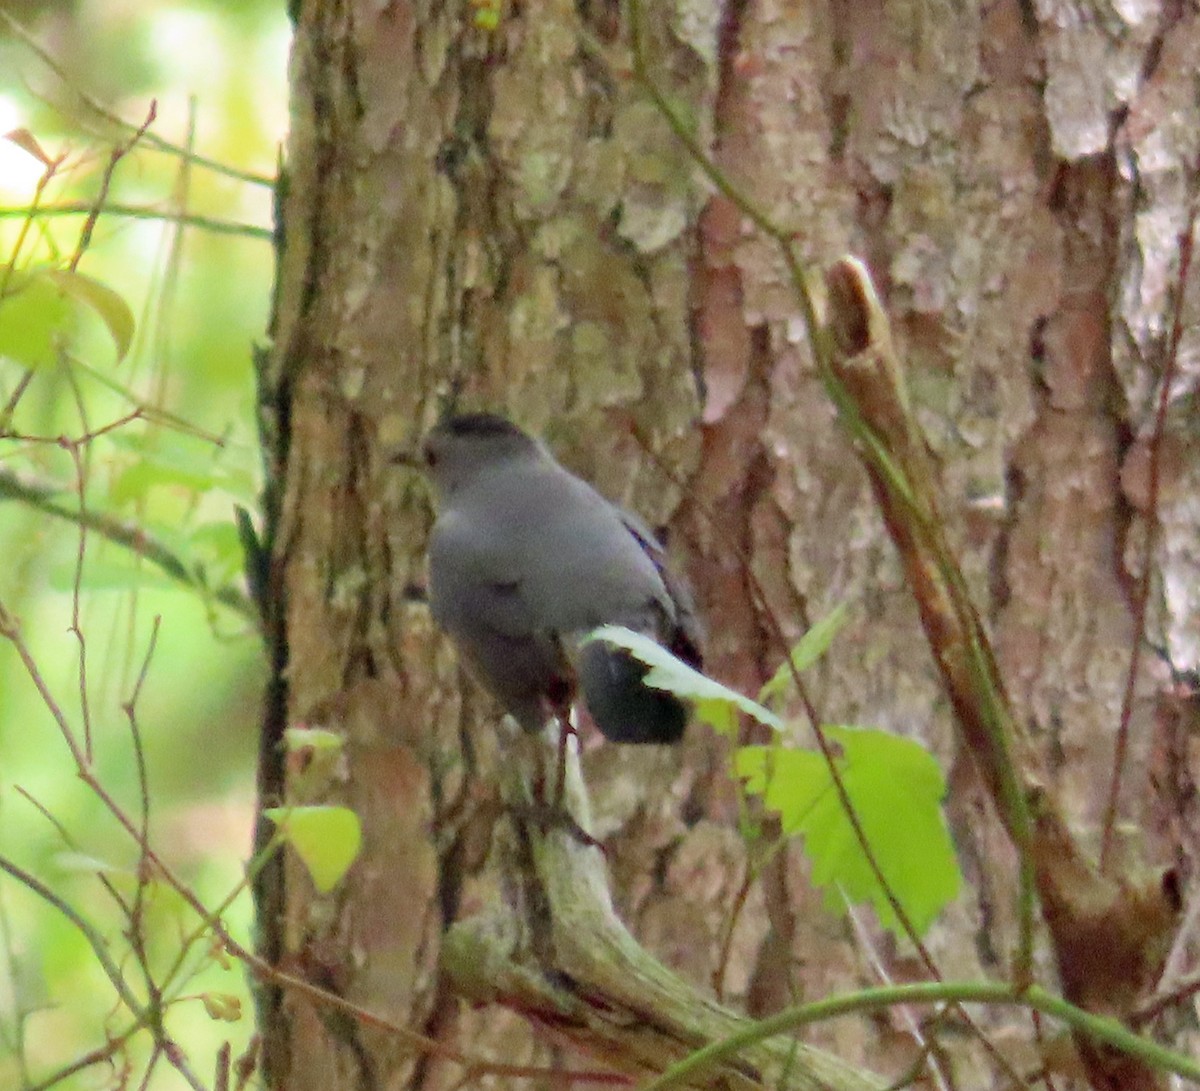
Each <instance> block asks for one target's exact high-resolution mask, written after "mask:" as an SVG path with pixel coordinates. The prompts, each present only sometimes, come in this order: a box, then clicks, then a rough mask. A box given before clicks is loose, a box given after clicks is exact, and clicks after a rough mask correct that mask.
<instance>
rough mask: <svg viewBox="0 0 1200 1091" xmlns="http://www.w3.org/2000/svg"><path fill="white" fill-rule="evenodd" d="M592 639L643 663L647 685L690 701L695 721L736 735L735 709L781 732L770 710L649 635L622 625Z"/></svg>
mask: <svg viewBox="0 0 1200 1091" xmlns="http://www.w3.org/2000/svg"><path fill="white" fill-rule="evenodd" d="M593 640H603V641H604V642H605V643H606V644H613V645H616V647H618V648H624V649H625V650H626V651H628V652H629V653H630V654H631V655H633V657H634V658H635V659H638V660H640V661H641V662H642V663H645V664H646V665H647V666H648V667H649V668H650V670H649V671H648V672H647V674H646V677H645V679H644V681H645V684H646V685H648V686H653V687H654V688H655V689H665V690H668V691H669V692H671V693H674V694H675V695H676V696H677V697H682V698H684V700H687V701H691V702H692V704H693V706H694V707H695V710H696V718H697V719H699V720H702V721H703V722H704V723H706V724H709V725H711V726H712V727H713V728H714V729H715V730H716V731H719V732H721V733H722V734H725V735H735V734H736V731H737V712H738V710H741V711H742V712H745V713H748V714H749V715H750V716H753V717H754V719H756V720H758V722H759V723H762V724H766V725H767V726H768V727H773V728H774V729H775V730H776V731H782V730H783V721H782V720H780V719H779V717H778V716H776V715H775V713H774V712H772V711H771V710H770V709H769V708H763V706H762V705H760V704H758V703H757V702H756V701H752V700H750V698H749V697H746V696H744V695H743V694H741V693H738V692H737V691H736V690H732V689H730V688H729V687H728V686H723V685H721V683H720V682H714V681H713V680H712V679H711V678H709V677H707V676H706V675H703V674H701V673H700V672H699V671H698V670H695V669H694V668H693V667H689V666H688V665H687V664H686V663H684V662H683V660H681V659H677V658H676V657H675V656H673V655H672V654H671V653H670V652H669V651H667V649H666V648H664V647H663V646H662V645H661V644H657V643H655V642H654V641H653V640H651V639H650V638H649V637H648V636H643V635H642V634H641V633H635V632H634V631H633V630H632V629H626V628H624V627H623V626H621V625H602V626H601V627H600V628H599V629H596V630H594V631H593V632H591V633H589V634H588V635H587V637H586V638H585V640H584V643H585V644H586V643H589V642H591V641H593Z"/></svg>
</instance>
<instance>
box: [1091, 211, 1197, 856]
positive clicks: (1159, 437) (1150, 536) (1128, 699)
mask: <svg viewBox="0 0 1200 1091" xmlns="http://www.w3.org/2000/svg"><path fill="white" fill-rule="evenodd" d="M1196 212H1197V201H1196V200H1195V199H1193V201H1192V207H1191V210H1190V212H1189V214H1188V221H1187V227H1186V228H1185V229H1184V231H1183V232H1182V233H1181V234H1180V236H1179V272H1178V275H1177V277H1176V280H1175V293H1174V295H1175V298H1174V300H1172V308H1171V334H1170V337H1169V338H1168V340H1167V349H1166V356H1165V359H1164V361H1163V371H1162V376H1161V378H1160V379H1159V392H1158V407H1157V410H1156V412H1155V415H1154V432H1153V434H1152V435H1151V437H1150V465H1149V470H1148V476H1149V481H1148V486H1147V497H1146V510H1145V514H1144V515H1143V521H1144V523H1145V525H1146V536H1145V542H1144V543H1143V546H1142V571H1141V576H1140V578H1139V580H1138V588H1137V597H1136V598H1135V599H1134V603H1133V634H1132V636H1131V638H1130V652H1129V671H1128V673H1127V674H1126V676H1125V691H1124V693H1123V694H1122V696H1121V719H1120V722H1119V724H1118V727H1117V739H1116V746H1115V749H1114V751H1113V766H1112V776H1111V779H1110V781H1109V786H1108V802H1107V803H1106V804H1105V806H1104V834H1103V837H1102V839H1101V842H1100V871H1101V872H1102V873H1107V871H1108V866H1109V864H1110V863H1111V861H1112V845H1113V832H1114V831H1115V829H1116V823H1117V810H1118V807H1119V806H1120V798H1121V780H1122V778H1123V776H1124V774H1125V764H1126V755H1127V752H1128V749H1129V726H1130V723H1131V721H1132V718H1133V699H1134V691H1135V690H1136V688H1137V680H1138V673H1139V669H1140V667H1141V656H1142V642H1143V639H1144V637H1145V632H1146V610H1147V607H1148V605H1149V602H1150V587H1151V583H1152V579H1153V575H1154V548H1155V544H1156V543H1157V540H1158V498H1159V486H1160V477H1161V472H1162V471H1161V461H1162V444H1163V435H1164V433H1165V432H1166V427H1167V409H1168V407H1169V406H1170V402H1171V386H1172V385H1173V383H1174V379H1175V368H1176V366H1177V365H1178V362H1179V345H1180V342H1181V341H1182V339H1183V304H1184V298H1185V295H1186V291H1185V289H1186V288H1187V280H1188V274H1189V272H1190V271H1191V267H1192V247H1193V241H1194V232H1195V228H1196Z"/></svg>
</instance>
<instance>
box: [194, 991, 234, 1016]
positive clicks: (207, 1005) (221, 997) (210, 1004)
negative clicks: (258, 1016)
mask: <svg viewBox="0 0 1200 1091" xmlns="http://www.w3.org/2000/svg"><path fill="white" fill-rule="evenodd" d="M200 1000H201V1002H202V1003H203V1004H204V1010H205V1011H206V1012H208V1017H209V1018H210V1019H213V1020H216V1021H217V1022H220V1023H236V1022H238V1021H239V1020H240V1019H241V1018H242V1001H241V999H240V998H239V997H236V996H234V995H233V994H232V993H201V994H200Z"/></svg>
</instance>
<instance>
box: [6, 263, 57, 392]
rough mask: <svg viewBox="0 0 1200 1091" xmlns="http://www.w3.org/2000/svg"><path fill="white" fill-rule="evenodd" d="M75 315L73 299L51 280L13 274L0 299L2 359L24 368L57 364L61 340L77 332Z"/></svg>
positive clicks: (36, 275)
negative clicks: (74, 324) (56, 357)
mask: <svg viewBox="0 0 1200 1091" xmlns="http://www.w3.org/2000/svg"><path fill="white" fill-rule="evenodd" d="M0 279H3V269H2V268H0ZM73 316H74V308H73V307H72V305H71V302H70V300H68V299H67V297H66V296H65V295H63V293H62V292H60V291H59V290H58V288H57V287H56V286H55V285H54V283H53V282H52V281H51V280H50V279H49V278H48V277H45V276H41V275H38V274H37V273H29V272H25V271H23V270H18V271H17V272H14V273H11V274H10V275H9V278H8V286H7V289H6V290H5V294H4V297H3V298H0V356H7V357H9V358H10V359H13V360H15V361H16V362H17V363H18V364H20V365H21V366H22V367H31V368H36V367H45V366H46V365H47V364H51V363H53V362H54V358H55V350H56V346H57V344H58V342H59V340H60V339H61V338H62V337H63V336H64V335H65V334H68V333H70V332H71V331H72V329H73V326H72V321H71V320H72V318H73Z"/></svg>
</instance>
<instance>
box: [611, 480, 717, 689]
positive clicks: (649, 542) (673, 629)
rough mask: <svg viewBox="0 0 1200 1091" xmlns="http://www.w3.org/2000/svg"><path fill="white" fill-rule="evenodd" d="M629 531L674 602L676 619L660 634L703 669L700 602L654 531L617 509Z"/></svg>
mask: <svg viewBox="0 0 1200 1091" xmlns="http://www.w3.org/2000/svg"><path fill="white" fill-rule="evenodd" d="M613 507H614V508H616V510H617V514H618V515H620V517H621V522H622V523H624V524H625V529H626V530H628V531H629V533H630V534H631V535H632V536H633V538H634V539H635V540H636V541H637V543H638V545H640V546H641V547H642V551H643V552H644V553H645V554H646V556H647V557H649V558H650V560H651V561H652V562H653V564H654V567H655V569H657V571H658V575H659V577H660V578H661V579H662V582H663V586H664V587H665V588H666V591H667V596H668V598H669V599H670V607H671V612H672V613H673V615H674V616H673V617H671V618H668V619H665V620H666V621H667V625H666V628H667V630H668V631H667V632H664V633H661V634H659V635H660V637H661V639H662V640H663V642H664V643H665V644H666V645H667V647H668V648H669V649H670V650H671V652H673V653H674V654H675V655H677V656H679V658H680V659H682V660H683V661H684V662H685V663H690V664H691V665H692V666H693V667H699V666H700V665H701V660H702V655H701V650H700V649H701V646H702V644H703V642H704V627H703V626H702V625H701V623H700V616H699V614H698V613H697V612H696V602H695V599H693V597H692V591H691V588H690V587H689V586H688V585H687V581H686V580H684V579H683V577H681V576H679V575H677V574H676V573H675V572H674V571H673V570H672V569H671V567H670V566H669V565H668V563H667V551H666V550H665V549H664V548H663V546H662V543H661V542H660V541H659V540H658V538H657V536H656V535H655V534H654V532H653V531H651V529H650V528H649V527H648V526H646V524H645V523H644V522H642V520H641V519H639V518H638V517H637V516H636V515H634V514H633V512H631V511H626V510H625V509H624V508H620V507H617V506H616V505H615V504H614V505H613Z"/></svg>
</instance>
